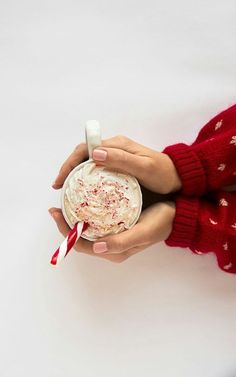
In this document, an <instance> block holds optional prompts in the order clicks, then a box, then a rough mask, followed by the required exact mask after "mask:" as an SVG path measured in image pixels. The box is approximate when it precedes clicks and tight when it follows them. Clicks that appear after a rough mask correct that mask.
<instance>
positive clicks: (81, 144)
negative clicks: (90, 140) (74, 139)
mask: <svg viewBox="0 0 236 377" xmlns="http://www.w3.org/2000/svg"><path fill="white" fill-rule="evenodd" d="M85 146H86V144H85V143H80V144H77V145H76V147H75V149H74V151H75V152H76V153H78V152H80V151H81V149H84V148H85Z"/></svg>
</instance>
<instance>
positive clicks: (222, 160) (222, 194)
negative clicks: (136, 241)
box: [164, 105, 236, 274]
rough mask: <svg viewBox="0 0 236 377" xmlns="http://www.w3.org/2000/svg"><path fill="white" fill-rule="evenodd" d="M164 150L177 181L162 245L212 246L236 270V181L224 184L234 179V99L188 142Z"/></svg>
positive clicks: (203, 249)
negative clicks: (179, 183) (170, 225)
mask: <svg viewBox="0 0 236 377" xmlns="http://www.w3.org/2000/svg"><path fill="white" fill-rule="evenodd" d="M164 153H166V154H168V155H169V156H170V158H171V159H172V161H173V162H174V164H175V166H176V169H177V171H178V174H179V176H180V179H181V181H182V190H181V191H180V193H179V195H178V196H177V198H176V216H175V219H174V223H173V229H172V233H171V234H170V236H169V238H168V239H167V240H166V243H167V245H169V246H180V247H188V248H189V249H191V250H192V251H193V252H195V253H197V254H203V253H208V252H214V253H215V254H216V257H217V261H218V264H219V267H220V268H221V269H223V270H224V271H227V272H230V273H235V274H236V187H235V190H234V189H233V191H231V192H228V191H227V189H228V188H227V187H226V186H230V185H235V184H236V105H234V106H232V107H230V108H229V109H227V110H225V111H223V112H221V113H220V114H218V115H217V116H216V117H214V118H213V119H212V120H210V121H209V122H208V123H207V124H206V125H205V126H204V127H203V128H202V130H201V131H200V132H199V135H198V137H197V139H196V141H195V142H194V143H193V144H192V145H191V146H188V145H186V144H175V145H172V146H169V147H167V148H165V150H164Z"/></svg>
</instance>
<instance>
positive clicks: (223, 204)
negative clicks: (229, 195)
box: [219, 198, 229, 207]
mask: <svg viewBox="0 0 236 377" xmlns="http://www.w3.org/2000/svg"><path fill="white" fill-rule="evenodd" d="M219 205H220V206H222V207H228V205H229V203H228V202H227V200H226V199H225V198H222V199H220V201H219Z"/></svg>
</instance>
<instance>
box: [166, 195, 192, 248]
mask: <svg viewBox="0 0 236 377" xmlns="http://www.w3.org/2000/svg"><path fill="white" fill-rule="evenodd" d="M198 209H199V200H198V199H196V198H187V197H183V196H179V197H177V198H176V214H175V218H174V222H173V228H172V232H171V234H170V236H169V237H168V238H167V239H166V241H165V243H166V244H167V245H168V246H180V247H191V245H192V243H193V240H194V237H195V233H196V226H197V218H198Z"/></svg>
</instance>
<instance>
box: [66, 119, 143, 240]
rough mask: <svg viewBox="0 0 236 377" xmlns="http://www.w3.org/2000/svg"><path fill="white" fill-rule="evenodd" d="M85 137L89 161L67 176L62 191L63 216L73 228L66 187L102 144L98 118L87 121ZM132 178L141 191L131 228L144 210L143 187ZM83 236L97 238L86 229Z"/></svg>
mask: <svg viewBox="0 0 236 377" xmlns="http://www.w3.org/2000/svg"><path fill="white" fill-rule="evenodd" d="M85 137H86V143H87V146H88V153H89V159H88V160H87V161H85V162H82V163H81V164H79V165H78V166H76V167H75V168H74V169H73V170H72V171H71V172H70V174H69V175H68V176H67V178H66V180H65V182H64V184H63V187H62V191H61V208H62V213H63V216H64V218H65V220H66V222H67V224H68V225H69V227H70V228H71V229H72V228H73V226H74V224H72V223H71V221H70V219H69V218H68V216H67V213H66V210H65V200H64V198H65V191H66V188H67V185H68V182H69V180H70V178H71V177H72V176H73V175H74V173H76V172H77V171H78V170H79V169H81V168H84V166H85V165H87V164H91V163H92V162H93V159H92V153H93V150H94V149H95V148H96V147H99V146H101V129H100V125H99V123H98V122H97V121H96V120H91V121H88V122H86V127H85ZM132 179H133V180H134V181H135V183H136V185H137V188H138V193H139V195H138V196H139V209H138V213H137V216H136V218H135V219H134V221H133V223H132V224H131V225H130V228H131V227H132V226H134V225H135V224H136V222H137V221H138V219H139V216H140V213H141V210H142V192H141V189H140V185H139V183H138V181H137V179H136V178H135V177H132ZM81 237H82V238H85V239H87V240H89V241H94V240H95V239H94V238H91V237H89V236H88V235H86V231H85V232H84V233H83V234H82V235H81Z"/></svg>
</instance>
